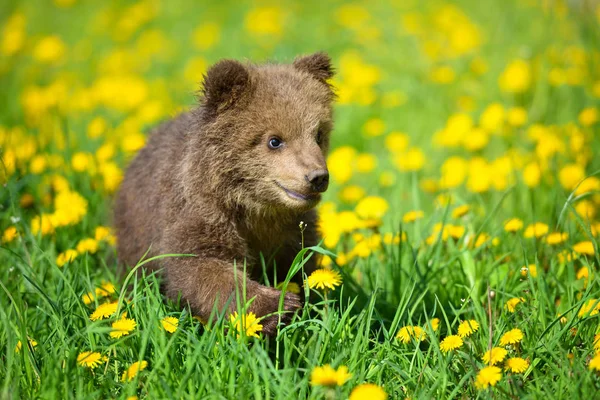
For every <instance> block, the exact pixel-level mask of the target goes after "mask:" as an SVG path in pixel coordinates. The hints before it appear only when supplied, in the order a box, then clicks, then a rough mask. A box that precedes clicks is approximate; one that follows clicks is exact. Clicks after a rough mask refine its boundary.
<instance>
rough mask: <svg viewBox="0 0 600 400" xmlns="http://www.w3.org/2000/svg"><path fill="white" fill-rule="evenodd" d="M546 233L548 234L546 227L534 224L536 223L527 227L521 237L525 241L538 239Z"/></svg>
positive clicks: (538, 223)
mask: <svg viewBox="0 0 600 400" xmlns="http://www.w3.org/2000/svg"><path fill="white" fill-rule="evenodd" d="M547 233H548V225H546V224H543V223H541V222H536V223H533V224H531V225H529V226H527V228H525V233H524V234H523V236H525V238H526V239H529V238H532V237H536V238H540V237H542V236H544V235H546V234H547Z"/></svg>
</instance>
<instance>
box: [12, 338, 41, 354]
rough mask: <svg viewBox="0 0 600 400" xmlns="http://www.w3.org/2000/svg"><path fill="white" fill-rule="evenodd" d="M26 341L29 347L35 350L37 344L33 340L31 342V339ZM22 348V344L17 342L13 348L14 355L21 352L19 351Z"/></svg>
mask: <svg viewBox="0 0 600 400" xmlns="http://www.w3.org/2000/svg"><path fill="white" fill-rule="evenodd" d="M27 341H28V342H29V345H30V346H31V347H32V348H34V349H35V348H36V347H37V345H38V342H36V341H35V340H33V339H31V338H28V339H27ZM22 348H23V343H21V341H20V340H19V341H18V342H17V345H16V346H15V353H19V352H20V351H21V349H22Z"/></svg>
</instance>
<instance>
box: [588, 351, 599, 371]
mask: <svg viewBox="0 0 600 400" xmlns="http://www.w3.org/2000/svg"><path fill="white" fill-rule="evenodd" d="M588 368H589V369H590V370H596V371H600V354H596V355H595V356H594V358H592V359H591V360H590V364H589V365H588Z"/></svg>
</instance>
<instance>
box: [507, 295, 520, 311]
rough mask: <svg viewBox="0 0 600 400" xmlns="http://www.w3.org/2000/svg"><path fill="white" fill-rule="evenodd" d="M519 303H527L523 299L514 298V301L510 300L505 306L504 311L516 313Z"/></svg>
mask: <svg viewBox="0 0 600 400" xmlns="http://www.w3.org/2000/svg"><path fill="white" fill-rule="evenodd" d="M519 303H525V299H524V298H523V297H513V298H512V299H509V300H508V301H507V302H506V304H504V309H505V310H506V311H508V312H511V313H514V312H515V310H516V307H517V305H518V304H519Z"/></svg>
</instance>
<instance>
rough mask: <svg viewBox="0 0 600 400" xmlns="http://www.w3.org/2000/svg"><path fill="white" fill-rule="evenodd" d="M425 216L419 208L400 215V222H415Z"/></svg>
mask: <svg viewBox="0 0 600 400" xmlns="http://www.w3.org/2000/svg"><path fill="white" fill-rule="evenodd" d="M424 216H425V213H424V212H423V211H421V210H413V211H409V212H407V213H406V214H404V216H403V217H402V222H404V223H405V224H408V223H410V222H415V221H416V220H419V219H421V218H423V217H424Z"/></svg>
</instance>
